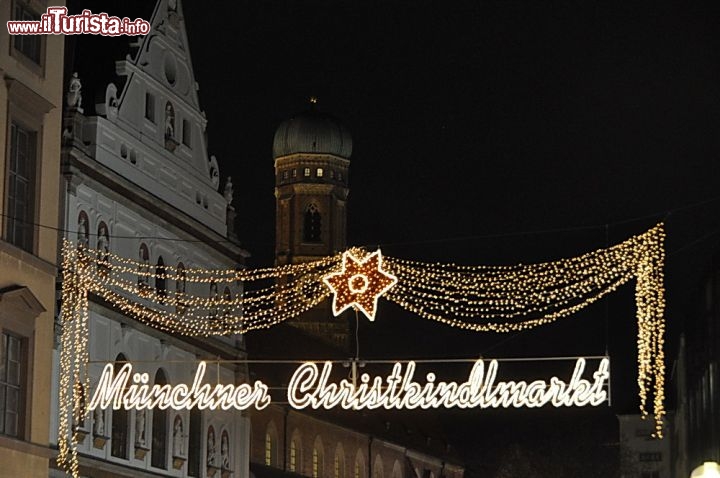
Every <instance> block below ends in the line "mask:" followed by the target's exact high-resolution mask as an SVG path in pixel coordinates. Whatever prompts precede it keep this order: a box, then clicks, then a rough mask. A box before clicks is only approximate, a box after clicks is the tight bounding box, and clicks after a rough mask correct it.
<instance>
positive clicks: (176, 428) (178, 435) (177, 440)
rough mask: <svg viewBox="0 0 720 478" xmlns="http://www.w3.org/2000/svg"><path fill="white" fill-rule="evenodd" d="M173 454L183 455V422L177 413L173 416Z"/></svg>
mask: <svg viewBox="0 0 720 478" xmlns="http://www.w3.org/2000/svg"><path fill="white" fill-rule="evenodd" d="M173 456H185V450H183V422H182V418H180V416H179V415H176V416H175V424H174V425H173Z"/></svg>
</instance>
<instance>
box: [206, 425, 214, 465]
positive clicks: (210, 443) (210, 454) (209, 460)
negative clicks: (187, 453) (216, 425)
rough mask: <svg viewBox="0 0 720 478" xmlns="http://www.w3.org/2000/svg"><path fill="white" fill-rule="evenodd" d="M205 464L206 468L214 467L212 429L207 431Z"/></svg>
mask: <svg viewBox="0 0 720 478" xmlns="http://www.w3.org/2000/svg"><path fill="white" fill-rule="evenodd" d="M207 464H208V466H215V430H214V429H213V427H210V428H209V429H208V437H207Z"/></svg>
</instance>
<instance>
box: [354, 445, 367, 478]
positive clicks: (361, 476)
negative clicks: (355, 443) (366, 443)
mask: <svg viewBox="0 0 720 478" xmlns="http://www.w3.org/2000/svg"><path fill="white" fill-rule="evenodd" d="M353 471H354V478H365V476H366V475H365V455H364V453H363V450H362V449H358V451H357V454H356V455H355V469H354V470H353Z"/></svg>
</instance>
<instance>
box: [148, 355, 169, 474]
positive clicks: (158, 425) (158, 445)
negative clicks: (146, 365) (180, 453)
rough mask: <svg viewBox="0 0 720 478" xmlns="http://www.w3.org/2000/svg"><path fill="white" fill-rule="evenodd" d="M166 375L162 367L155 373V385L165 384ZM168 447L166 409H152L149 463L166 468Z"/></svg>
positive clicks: (166, 381)
mask: <svg viewBox="0 0 720 478" xmlns="http://www.w3.org/2000/svg"><path fill="white" fill-rule="evenodd" d="M167 383H168V380H167V376H166V375H165V372H164V371H163V369H158V371H157V372H156V373H155V385H167ZM167 448H168V411H167V409H166V410H161V409H160V408H155V409H153V416H152V447H151V448H150V453H151V456H150V464H151V465H152V466H154V467H155V468H161V469H163V470H165V469H167Z"/></svg>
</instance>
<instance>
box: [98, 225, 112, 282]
mask: <svg viewBox="0 0 720 478" xmlns="http://www.w3.org/2000/svg"><path fill="white" fill-rule="evenodd" d="M97 250H98V253H99V254H100V257H99V259H100V261H101V264H100V270H101V271H104V270H106V269H107V268H108V267H110V262H109V261H110V232H109V231H108V227H107V224H105V222H104V221H100V223H99V224H98V231H97Z"/></svg>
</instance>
